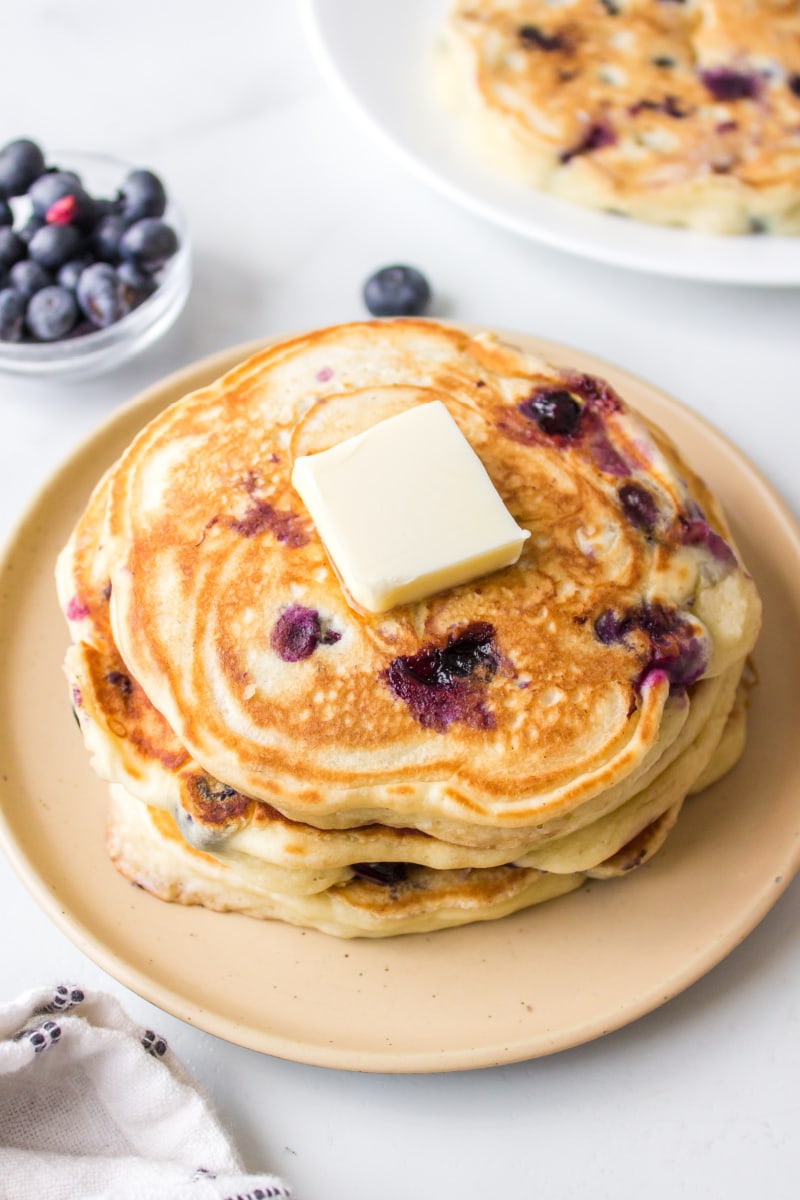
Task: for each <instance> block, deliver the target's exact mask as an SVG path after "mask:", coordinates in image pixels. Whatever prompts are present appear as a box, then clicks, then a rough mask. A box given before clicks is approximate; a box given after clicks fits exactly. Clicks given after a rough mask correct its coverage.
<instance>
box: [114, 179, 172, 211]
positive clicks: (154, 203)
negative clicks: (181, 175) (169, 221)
mask: <svg viewBox="0 0 800 1200" xmlns="http://www.w3.org/2000/svg"><path fill="white" fill-rule="evenodd" d="M120 197H121V200H122V213H123V216H125V217H126V218H127V220H128V222H129V223H131V224H132V223H133V222H134V221H141V220H142V218H143V217H161V216H163V215H164V209H165V208H166V207H167V193H166V192H165V191H164V185H163V183H162V182H161V180H160V179H159V178H158V176H157V175H154V174H153V172H152V171H142V170H139V171H131V172H130V173H129V174H128V175H126V177H125V179H124V180H123V183H122V187H121V189H120Z"/></svg>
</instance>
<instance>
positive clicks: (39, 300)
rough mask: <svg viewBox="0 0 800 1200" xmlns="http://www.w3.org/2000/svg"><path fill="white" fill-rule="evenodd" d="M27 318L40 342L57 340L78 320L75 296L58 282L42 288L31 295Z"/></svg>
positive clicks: (31, 329)
mask: <svg viewBox="0 0 800 1200" xmlns="http://www.w3.org/2000/svg"><path fill="white" fill-rule="evenodd" d="M25 319H26V321H27V324H28V329H29V330H30V332H31V334H32V335H33V337H35V338H37V339H38V340H39V341H40V342H57V341H58V340H59V338H63V337H66V336H67V334H68V333H70V331H71V330H72V329H73V328H74V326H75V323H76V321H77V320H78V306H77V304H76V303H75V297H74V296H73V294H72V292H68V291H67V289H66V288H62V287H58V285H57V284H52V285H51V286H50V287H46V288H42V290H41V291H40V292H36V294H35V295H34V296H32V297H31V300H30V302H29V304H28V311H27V313H26V316H25Z"/></svg>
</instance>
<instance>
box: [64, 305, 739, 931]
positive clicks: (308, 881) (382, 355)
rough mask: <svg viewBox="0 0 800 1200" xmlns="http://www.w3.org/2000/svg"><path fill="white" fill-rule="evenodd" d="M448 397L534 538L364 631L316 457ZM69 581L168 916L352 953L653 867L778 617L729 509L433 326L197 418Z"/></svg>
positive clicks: (133, 821) (317, 359) (347, 350)
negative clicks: (306, 460) (306, 932)
mask: <svg viewBox="0 0 800 1200" xmlns="http://www.w3.org/2000/svg"><path fill="white" fill-rule="evenodd" d="M432 399H438V400H441V401H443V402H444V403H445V404H446V405H447V407H448V409H449V411H450V412H451V415H453V416H454V417H455V419H456V420H457V422H458V424H459V426H460V428H461V430H462V432H463V433H464V434H465V436H466V437H467V439H468V440H469V441H470V443H471V445H472V446H473V448H474V449H475V450H476V452H477V453H478V455H479V457H480V458H481V461H482V462H483V464H484V466H485V467H486V469H487V471H488V473H489V475H490V477H491V479H492V482H493V483H494V485H495V487H496V488H497V490H498V492H499V493H500V495H501V497H502V498H503V500H504V502H505V503H506V505H507V507H508V508H509V511H511V513H512V515H513V516H514V517H515V519H516V520H517V521H518V523H519V524H520V526H522V527H524V528H525V529H527V530H529V531H530V533H531V535H532V536H531V538H530V539H529V542H528V543H527V544H526V547H525V549H524V551H523V554H522V557H521V559H520V561H519V563H518V564H516V565H515V566H512V567H508V568H504V569H503V570H501V571H496V572H494V573H493V574H491V575H488V576H485V577H483V578H480V579H477V580H475V581H473V582H472V583H466V584H463V585H461V586H460V587H457V588H452V589H449V590H448V591H446V592H443V593H441V594H439V595H436V596H433V597H430V598H429V599H427V600H425V601H418V602H416V603H414V604H409V605H404V606H401V607H400V608H398V609H395V610H392V611H391V612H389V613H384V614H377V615H376V614H369V613H364V612H363V611H357V610H356V609H354V608H353V606H352V605H351V604H350V603H348V601H347V598H346V597H345V596H344V595H343V592H342V588H341V586H340V584H339V581H338V578H337V576H336V574H335V572H334V571H333V569H332V567H331V566H330V564H329V562H328V560H327V558H326V555H325V551H324V549H323V548H322V545H321V543H320V541H319V538H318V536H317V535H316V531H315V529H314V527H313V524H312V523H311V522H310V519H309V518H308V515H307V514H306V513H305V511H304V509H303V506H302V503H301V501H300V500H299V498H298V497H297V496H296V494H295V493H294V492H293V490H292V489H291V485H290V483H289V476H290V474H291V465H292V461H293V458H294V457H295V456H296V455H297V454H299V453H309V452H312V453H313V452H315V451H316V450H320V449H326V448H327V447H328V446H331V445H334V444H336V443H337V442H339V441H341V440H343V439H344V438H347V437H349V436H351V435H352V434H353V433H357V432H359V431H360V429H362V428H365V427H368V426H369V425H371V424H374V423H375V422H377V421H380V420H382V419H384V418H385V417H387V416H392V415H394V414H396V413H397V412H401V411H405V410H406V409H408V408H411V407H414V406H415V405H418V404H421V403H426V402H428V401H429V400H432ZM57 580H58V588H59V596H60V599H61V603H62V607H63V610H64V612H65V615H66V618H67V621H68V623H69V626H70V629H71V632H72V636H73V644H72V646H71V647H70V649H69V651H68V655H67V663H66V669H67V674H68V676H69V679H70V683H71V689H72V698H73V705H74V708H75V712H76V715H77V717H78V721H79V724H80V727H81V731H82V733H83V736H84V740H85V742H86V745H87V748H88V750H89V752H90V755H91V758H92V763H93V766H94V768H95V770H96V771H97V773H98V774H99V775H100V776H101V777H102V778H104V779H106V780H108V781H109V782H110V783H111V805H110V816H109V835H108V844H109V852H110V855H111V858H112V860H113V862H114V863H115V865H116V866H117V867H118V869H119V870H120V871H121V872H122V874H123V875H125V876H126V877H127V878H128V879H131V880H132V881H134V882H136V883H137V884H139V885H141V886H143V887H145V888H146V889H148V890H149V891H151V892H152V893H154V894H155V895H157V896H160V897H161V898H162V899H165V900H170V901H176V902H179V903H186V904H202V905H204V906H206V907H209V908H212V909H216V910H220V911H235V912H242V913H246V914H248V915H251V916H255V917H260V918H277V919H280V920H284V921H288V922H291V923H294V924H298V925H303V926H309V927H314V928H318V929H321V930H323V931H325V932H327V933H331V934H335V935H338V936H344V937H351V936H371V937H379V936H387V935H391V934H399V933H407V932H418V931H430V930H434V929H439V928H444V927H447V926H452V925H458V924H464V923H468V922H471V921H478V920H490V919H494V918H497V917H502V916H504V915H506V914H508V913H512V912H515V911H518V910H520V909H523V908H526V907H529V906H531V905H533V904H537V903H539V902H540V901H543V900H547V899H551V898H553V897H556V896H559V895H562V894H564V893H566V892H569V891H571V890H573V889H575V888H577V887H579V886H580V885H581V883H582V882H583V881H584V880H585V879H587V878H598V879H605V878H610V877H614V876H618V875H623V874H625V873H627V872H628V871H630V870H631V869H633V868H635V867H638V866H640V865H641V864H642V863H644V862H646V861H647V860H648V859H649V858H650V857H652V855H653V854H654V853H655V852H656V851H657V850H658V849H659V848H660V847H661V845H663V843H664V841H665V839H666V838H667V836H668V834H669V832H670V830H671V829H672V827H673V826H674V824H675V821H676V820H677V819H678V817H679V814H680V810H681V806H682V804H683V802H684V800H685V799H686V797H687V795H689V794H690V793H691V792H693V791H696V790H699V789H700V788H701V787H705V786H707V785H708V784H709V783H711V782H713V780H714V779H715V778H717V777H718V776H719V775H721V774H722V773H724V771H725V770H727V769H728V768H729V767H730V766H731V765H732V764H733V763H734V762H735V760H736V758H737V757H738V755H739V753H740V752H741V749H742V746H743V744H744V735H745V710H746V679H747V675H746V671H745V664H746V659H747V655H748V654H749V652H750V650H751V649H752V646H753V643H754V641H755V637H756V635H757V631H758V624H759V618H760V609H759V603H758V597H757V593H756V590H755V587H754V586H753V583H752V580H751V579H750V578H749V576H748V575H747V573H746V571H745V570H744V568H743V567H742V565H741V562H740V560H739V558H738V556H737V554H736V552H735V550H734V549H733V547H732V545H731V542H730V538H729V534H728V531H727V528H726V526H725V524H724V521H723V518H722V516H721V514H720V513H719V511H718V508H717V506H716V504H715V502H714V500H713V497H711V496H710V494H709V493H708V491H707V489H706V488H705V487H704V485H703V484H702V483H701V481H700V480H699V479H697V478H696V477H695V476H694V475H693V474H692V473H691V471H690V470H689V468H688V467H687V466H686V464H684V463H683V462H682V460H681V459H680V458H679V457H678V455H677V452H676V451H675V450H674V448H673V447H672V446H671V445H670V444H669V443H668V442H667V441H666V439H665V438H664V437H663V435H661V434H660V433H659V432H658V431H655V430H653V429H652V428H650V427H648V426H647V425H645V423H644V422H643V421H642V419H641V418H639V417H638V416H636V415H635V414H634V413H632V412H631V411H630V410H629V409H628V407H627V405H626V404H625V402H624V400H623V398H622V397H619V396H618V395H617V394H616V393H615V392H614V391H613V389H611V388H610V387H609V386H608V385H607V384H605V383H604V382H603V381H601V380H597V379H594V378H593V377H589V376H585V375H582V374H579V373H578V372H576V371H574V370H571V369H570V368H569V367H559V368H554V367H551V366H550V365H549V364H546V363H543V362H541V361H540V360H539V359H537V358H534V357H532V356H530V355H525V354H523V353H522V352H521V351H519V350H517V349H516V348H514V347H511V346H507V345H505V344H504V343H502V342H499V341H498V340H496V339H494V338H492V337H491V336H488V335H480V336H478V337H473V336H471V335H469V334H466V333H463V332H461V331H458V330H453V329H450V328H445V327H442V326H439V325H437V324H436V323H434V322H423V321H396V322H395V321H387V322H367V323H363V324H359V325H351V326H340V327H336V328H333V329H329V330H321V331H318V332H317V333H314V334H311V335H308V336H306V337H305V338H298V339H294V340H292V341H291V342H287V343H283V344H281V345H279V346H276V347H271V348H270V349H268V350H267V351H265V352H263V353H262V354H260V355H258V356H256V358H254V359H252V360H250V361H249V362H248V363H246V364H243V365H242V367H240V368H237V369H236V370H235V371H233V372H231V373H230V374H229V375H228V376H226V377H225V378H224V379H222V380H220V381H219V382H218V383H217V384H214V385H212V386H211V387H210V388H207V389H204V390H203V391H202V392H200V393H195V394H193V395H192V396H189V397H187V398H186V399H185V400H184V401H180V402H179V403H178V404H177V405H175V406H172V408H171V409H168V410H166V412H165V413H163V414H161V415H160V416H159V417H158V418H156V420H155V421H154V422H152V423H151V425H150V426H148V427H147V429H146V430H145V431H144V432H143V433H142V434H141V435H140V436H139V437H138V438H137V439H136V441H135V442H134V443H133V445H132V447H131V448H130V449H129V451H128V452H127V453H126V454H125V455H123V457H122V459H121V460H120V461H119V463H117V464H115V466H114V467H113V468H112V469H111V470H110V471H109V473H108V474H107V476H106V477H105V478H104V479H103V480H102V481H101V482H100V483H99V484H98V486H97V488H96V489H95V492H94V493H93V495H92V498H91V500H90V502H89V505H88V507H87V509H86V511H85V513H84V514H83V516H82V517H81V519H80V521H79V522H78V524H77V526H76V528H75V530H74V532H73V534H72V537H71V538H70V541H69V543H68V545H67V546H66V547H65V549H64V551H63V552H62V554H61V556H60V558H59V563H58V570H57ZM292 622H294V625H293V624H292ZM287 628H288V630H289V636H288V637H287V633H286V631H287ZM298 631H299V632H298ZM303 712H305V713H307V714H308V713H310V714H311V718H310V719H309V717H308V716H306V717H305V718H304V719H303V720H300V717H301V715H302V713H303Z"/></svg>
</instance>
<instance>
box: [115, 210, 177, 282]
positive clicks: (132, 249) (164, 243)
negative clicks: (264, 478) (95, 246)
mask: <svg viewBox="0 0 800 1200" xmlns="http://www.w3.org/2000/svg"><path fill="white" fill-rule="evenodd" d="M177 249H178V237H177V234H176V233H175V230H174V229H173V228H172V226H171V225H167V223H166V221H162V220H160V219H159V218H158V217H144V218H143V219H142V220H141V221H136V222H134V224H133V225H131V227H130V229H128V230H126V232H125V233H124V234H123V235H122V238H121V239H120V243H119V254H120V258H123V259H125V261H126V262H130V263H133V264H134V266H136V267H139V268H140V270H142V271H149V272H153V271H158V270H159V269H160V268H161V267H163V266H164V263H165V262H167V260H168V259H170V258H172V256H173V254H174V253H175V251H176V250H177Z"/></svg>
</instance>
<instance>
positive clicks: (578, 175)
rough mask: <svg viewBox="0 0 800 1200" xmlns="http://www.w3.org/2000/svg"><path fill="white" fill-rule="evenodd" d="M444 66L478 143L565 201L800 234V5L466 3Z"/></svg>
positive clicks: (454, 11)
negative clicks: (799, 137) (799, 133)
mask: <svg viewBox="0 0 800 1200" xmlns="http://www.w3.org/2000/svg"><path fill="white" fill-rule="evenodd" d="M438 49H439V50H440V51H441V52H440V53H438V54H437V56H436V66H437V72H438V78H439V79H440V81H441V82H442V84H443V92H444V98H445V102H446V103H447V105H448V106H449V107H450V108H452V110H453V112H454V114H456V116H457V119H458V121H459V125H460V128H461V129H462V130H463V133H464V135H465V138H466V139H467V141H468V143H469V145H470V146H471V147H472V148H474V149H475V150H476V151H477V152H478V154H479V155H480V156H481V157H483V158H484V159H486V160H487V161H489V162H491V163H492V164H494V165H496V166H498V167H499V168H500V169H501V170H502V171H504V172H505V173H507V174H510V175H512V176H514V177H515V178H516V179H518V180H521V181H522V182H524V183H526V184H528V185H530V186H532V187H534V188H539V189H543V190H545V191H549V192H552V193H553V194H555V195H557V196H560V197H562V198H564V199H567V200H571V201H574V202H576V203H579V204H584V205H589V206H591V207H594V208H601V209H606V210H609V211H613V212H617V213H621V214H623V215H626V216H631V217H636V218H638V219H640V220H644V221H653V222H660V223H665V224H671V225H685V226H690V227H693V228H696V229H701V230H705V231H708V232H711V233H720V234H741V233H750V232H759V233H761V232H771V233H777V234H792V235H796V234H798V233H800V139H798V126H800V8H799V7H798V5H797V3H796V0H679V2H678V3H676V2H675V0H673V2H672V3H666V2H664V0H661V2H658V0H562V2H560V3H553V0H453V2H452V4H451V7H450V10H449V15H448V20H447V24H446V27H445V29H444V31H443V36H442V38H441V43H440V45H439V47H438Z"/></svg>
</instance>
